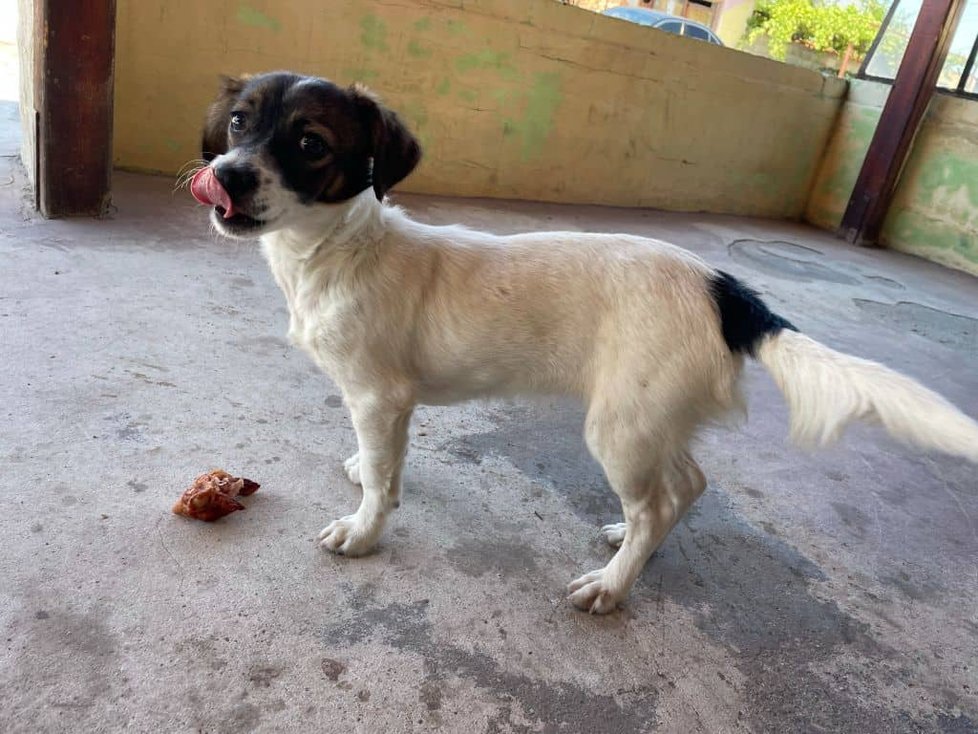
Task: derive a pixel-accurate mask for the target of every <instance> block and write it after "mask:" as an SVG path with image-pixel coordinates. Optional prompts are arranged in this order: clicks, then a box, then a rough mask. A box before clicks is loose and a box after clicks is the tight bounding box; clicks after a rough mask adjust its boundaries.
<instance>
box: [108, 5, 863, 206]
mask: <svg viewBox="0 0 978 734" xmlns="http://www.w3.org/2000/svg"><path fill="white" fill-rule="evenodd" d="M118 8H119V16H118V31H117V49H118V51H117V63H116V118H115V130H116V137H115V160H116V163H117V164H118V165H119V166H122V167H125V168H132V169H138V170H150V171H163V172H167V173H173V172H175V171H176V170H177V169H178V168H180V166H181V165H182V164H184V163H185V162H187V161H188V160H190V159H193V158H196V157H197V155H198V148H197V146H198V134H199V128H200V122H201V116H202V112H203V110H204V109H205V107H206V105H207V103H208V102H209V100H210V97H211V95H212V92H213V90H214V88H215V79H216V76H217V74H219V73H236V72H255V71H263V70H269V69H277V68H283V67H284V68H291V69H294V70H298V71H301V72H305V73H311V74H319V75H324V76H328V77H330V78H332V79H334V80H336V81H338V82H341V83H349V82H352V81H355V80H360V81H364V82H366V83H367V84H368V85H370V86H372V87H373V88H374V89H375V90H376V91H378V92H379V93H380V94H381V95H382V96H383V98H384V99H385V100H386V101H387V102H388V103H389V104H390V105H391V106H393V107H394V108H395V109H398V110H400V111H401V112H403V114H404V115H405V117H406V118H407V120H408V121H409V122H410V124H411V125H412V127H413V128H414V130H415V131H416V132H417V134H418V135H419V137H420V138H421V141H422V143H423V144H424V147H425V159H424V162H423V163H422V165H421V166H420V168H419V170H418V171H416V172H415V174H414V175H413V176H411V177H410V178H409V179H408V180H407V181H406V182H405V184H404V185H403V186H402V188H403V189H404V190H408V191H416V192H427V193H440V194H454V195H460V196H490V197H504V198H522V199H532V200H544V201H558V202H590V203H602V204H616V205H625V206H651V207H661V208H666V209H676V210H707V211H714V212H731V213H738V214H753V215H761V216H772V217H798V216H800V215H801V213H802V212H803V209H804V204H805V201H806V199H807V194H808V191H809V187H810V184H811V181H812V178H813V175H814V172H815V167H816V163H817V161H818V158H819V155H820V153H821V151H822V149H823V148H824V146H825V142H826V141H827V139H828V136H829V132H830V129H831V126H832V123H833V121H834V119H835V117H836V112H837V110H838V108H839V106H840V104H841V97H842V95H843V93H844V89H845V85H844V83H842V82H839V81H838V80H835V79H831V78H828V79H826V78H823V77H822V76H820V75H818V74H816V73H814V72H811V71H809V70H805V69H798V68H793V67H789V66H785V65H783V64H778V63H775V62H772V61H769V60H766V59H761V58H757V57H754V56H750V55H748V54H744V53H741V52H738V51H735V50H732V49H725V48H720V47H717V46H712V45H709V44H706V43H698V42H693V41H690V40H688V39H683V38H678V37H674V36H671V35H669V34H666V33H661V32H657V31H654V30H651V29H648V28H642V27H639V26H635V25H632V24H629V23H624V22H621V21H618V20H614V19H610V18H605V17H602V16H600V15H597V14H594V13H591V12H589V11H586V10H582V9H579V8H575V7H572V6H565V5H561V4H559V3H556V2H554V1H553V0H376V1H375V2H370V3H363V2H360V1H359V0H332V1H331V2H329V3H328V4H327V3H322V2H320V1H319V0H289V1H287V2H286V1H284V0H279V1H278V2H276V1H275V0H247V1H241V0H211V1H210V2H201V0H119V3H118Z"/></svg>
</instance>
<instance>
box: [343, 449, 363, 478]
mask: <svg viewBox="0 0 978 734" xmlns="http://www.w3.org/2000/svg"><path fill="white" fill-rule="evenodd" d="M343 468H344V469H345V470H346V475H347V476H348V477H349V478H350V481H351V482H353V483H354V484H357V485H359V484H360V452H357V453H355V454H354V455H353V456H351V457H350V458H349V459H347V460H346V461H344V462H343Z"/></svg>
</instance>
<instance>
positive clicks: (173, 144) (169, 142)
mask: <svg viewBox="0 0 978 734" xmlns="http://www.w3.org/2000/svg"><path fill="white" fill-rule="evenodd" d="M163 144H164V145H166V147H167V149H168V150H172V151H174V152H176V151H178V150H180V143H178V142H177V141H176V140H174V139H173V138H167V139H166V140H164V141H163Z"/></svg>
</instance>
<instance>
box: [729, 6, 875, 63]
mask: <svg viewBox="0 0 978 734" xmlns="http://www.w3.org/2000/svg"><path fill="white" fill-rule="evenodd" d="M885 14H886V5H885V4H884V3H883V2H882V1H881V0H860V2H858V3H854V4H850V5H845V6H842V5H836V4H834V3H815V2H813V0H765V1H764V2H761V3H760V4H759V5H758V7H757V8H756V9H755V11H754V14H753V15H752V16H751V18H750V20H749V21H748V23H747V30H748V35H747V42H748V43H753V42H754V41H755V40H757V38H758V37H759V36H762V35H763V36H767V38H768V52H769V53H770V54H771V56H772V57H774V58H777V59H784V57H785V54H786V53H787V50H788V44H789V43H802V44H804V45H806V46H808V47H809V48H812V49H815V50H816V51H830V52H835V53H838V54H842V53H845V50H846V48H847V47H848V46H849V44H852V47H853V50H854V51H855V52H856V54H857V55H860V56H861V55H863V54H864V53H865V52H866V51H867V49H868V48H869V45H870V44H871V43H872V42H873V39H874V38H875V37H876V33H877V32H878V31H879V27H880V24H881V23H882V22H883V16H884V15H885Z"/></svg>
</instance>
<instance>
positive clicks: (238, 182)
mask: <svg viewBox="0 0 978 734" xmlns="http://www.w3.org/2000/svg"><path fill="white" fill-rule="evenodd" d="M214 175H215V176H216V177H217V180H218V181H220V182H221V186H223V187H224V190H225V191H227V192H228V194H230V196H231V199H238V198H240V197H241V196H244V195H245V194H248V193H250V192H251V191H253V190H254V189H255V188H256V187H257V186H258V176H257V174H256V173H255V170H254V169H253V168H252V167H251V166H248V165H242V164H240V163H237V164H234V163H225V164H222V165H219V166H217V167H216V168H215V169H214Z"/></svg>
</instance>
